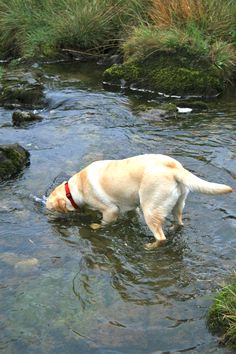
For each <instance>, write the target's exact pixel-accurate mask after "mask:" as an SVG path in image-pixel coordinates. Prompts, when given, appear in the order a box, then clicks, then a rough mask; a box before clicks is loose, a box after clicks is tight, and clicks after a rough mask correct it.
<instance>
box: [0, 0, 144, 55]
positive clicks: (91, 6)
mask: <svg viewBox="0 0 236 354" xmlns="http://www.w3.org/2000/svg"><path fill="white" fill-rule="evenodd" d="M145 11H146V8H145V7H144V1H143V0H130V1H128V0H118V1H115V0H91V1H87V0H47V1H43V0H0V51H1V53H2V54H3V55H5V56H14V57H16V56H26V57H32V56H37V55H50V54H55V53H58V52H59V51H60V50H61V49H62V48H70V49H75V50H82V51H84V50H92V52H102V51H104V50H105V48H111V47H112V46H116V47H117V46H118V43H119V41H120V38H121V36H122V35H121V33H122V31H123V29H124V27H125V26H127V24H128V23H129V24H130V25H131V24H132V25H135V23H137V18H138V17H142V18H143V14H144V12H145Z"/></svg>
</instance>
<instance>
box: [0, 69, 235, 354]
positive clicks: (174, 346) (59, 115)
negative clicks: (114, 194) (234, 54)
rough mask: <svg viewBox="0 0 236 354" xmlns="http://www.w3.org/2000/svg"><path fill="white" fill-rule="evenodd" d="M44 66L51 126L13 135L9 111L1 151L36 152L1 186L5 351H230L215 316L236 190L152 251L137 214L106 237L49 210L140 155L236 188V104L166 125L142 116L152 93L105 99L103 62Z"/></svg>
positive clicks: (2, 117) (209, 200)
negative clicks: (99, 172) (90, 175)
mask: <svg viewBox="0 0 236 354" xmlns="http://www.w3.org/2000/svg"><path fill="white" fill-rule="evenodd" d="M43 70H44V73H45V87H46V97H47V99H48V102H49V103H48V106H47V107H45V109H43V110H42V111H41V112H40V114H41V115H42V116H43V117H44V119H43V121H42V122H37V123H36V124H31V125H30V126H28V127H24V128H15V127H13V126H12V124H11V115H12V111H11V110H5V109H3V108H1V109H0V141H1V143H12V142H18V143H20V144H22V145H23V146H24V147H26V148H27V149H28V150H29V151H30V154H31V164H30V166H29V167H27V168H26V169H25V170H24V171H23V173H22V174H21V175H20V176H19V177H18V178H17V179H13V180H11V181H9V182H5V183H3V184H1V186H0V199H1V203H0V223H1V224H0V225H1V230H0V246H1V253H0V264H1V268H0V277H1V280H0V306H1V313H0V323H1V331H0V337H1V338H0V351H1V352H2V353H14V354H16V353H17V354H18V353H24V354H27V353H30V354H32V353H34V354H36V353H37V354H41V353H42V354H45V353H49V354H51V353H53V354H55V353H58V354H59V353H60V354H65V353H67V354H74V353H83V354H87V353H88V354H90V353H95V354H98V353H99V354H100V353H101V354H102V353H109V354H111V353H112V354H121V353H123V354H129V353H135V354H151V353H156V354H157V353H183V352H186V353H231V351H230V350H229V349H226V348H222V347H219V346H218V342H217V338H216V337H214V336H212V335H211V334H210V333H209V332H208V330H207V327H206V313H207V310H208V308H209V306H210V304H211V303H212V298H213V294H214V291H215V290H216V289H217V288H218V287H219V285H220V284H222V282H223V281H224V280H225V279H227V277H228V276H229V275H230V274H231V272H232V271H233V269H234V268H235V264H236V257H235V255H236V232H235V231H236V199H235V195H234V194H232V195H224V196H218V197H212V196H207V195H200V194H190V195H189V197H188V200H187V204H186V208H185V212H184V223H185V227H184V228H183V230H181V231H180V232H178V233H176V234H171V233H169V232H168V225H169V222H168V221H167V224H166V233H167V237H168V241H167V243H166V244H165V246H164V247H162V248H160V249H157V250H155V251H145V249H144V247H143V246H144V244H145V243H146V242H150V241H151V240H152V235H151V232H150V231H149V229H148V228H147V226H146V225H145V223H144V221H143V219H142V217H141V216H140V215H136V214H135V213H131V214H129V215H125V216H124V217H122V218H121V219H120V220H119V221H118V222H117V223H115V224H114V225H111V226H109V227H107V228H104V229H102V230H96V231H95V230H92V229H91V228H90V227H89V225H90V224H91V223H92V222H98V221H99V218H100V215H99V214H98V213H94V212H93V213H91V212H87V213H83V214H82V215H79V214H77V213H74V214H70V215H53V214H52V213H47V212H46V211H45V209H44V206H43V204H42V203H41V200H42V198H43V196H44V195H45V194H47V192H48V191H49V190H50V188H51V187H52V186H53V185H55V184H56V183H60V182H61V181H62V180H64V179H66V178H67V176H69V175H72V174H74V173H75V172H77V171H78V170H80V169H81V168H82V167H84V166H86V165H87V164H88V163H90V162H92V161H94V160H96V159H110V158H124V157H127V156H132V155H138V154H143V153H164V154H167V155H170V156H172V157H174V158H177V159H178V160H179V161H180V162H181V163H183V164H184V165H185V166H186V167H187V168H188V169H190V170H191V171H193V172H195V173H196V174H197V175H198V176H200V177H203V178H205V179H208V180H210V181H215V182H221V183H225V184H229V185H231V186H232V187H234V188H235V178H236V143H235V132H236V94H234V93H229V95H228V96H226V97H223V98H218V99H217V100H214V101H212V102H210V103H209V105H210V109H209V110H208V111H199V112H197V113H194V112H192V113H189V114H177V115H176V116H172V117H169V118H163V117H161V116H160V115H159V114H158V113H157V112H156V113H154V111H153V110H152V111H150V112H145V110H143V105H145V104H150V102H151V103H152V104H153V105H155V99H156V98H155V96H147V95H145V94H142V93H138V92H131V93H128V92H126V91H118V92H114V91H113V92H112V88H110V89H107V88H106V90H105V89H104V88H103V86H102V77H101V69H99V68H97V67H96V66H92V65H90V66H87V65H85V64H81V63H79V64H77V65H71V64H61V65H54V66H53V65H47V66H44V68H43ZM170 101H171V100H170ZM174 102H176V101H174ZM125 183H126V182H125V181H124V188H126V185H125Z"/></svg>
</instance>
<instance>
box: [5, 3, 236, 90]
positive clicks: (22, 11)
mask: <svg viewBox="0 0 236 354" xmlns="http://www.w3.org/2000/svg"><path fill="white" fill-rule="evenodd" d="M65 52H66V53H72V52H75V53H77V54H78V53H82V54H83V55H86V57H87V58H94V57H98V56H101V55H102V56H103V55H111V54H113V53H121V54H122V55H123V58H124V65H125V66H124V70H126V68H127V64H129V65H130V64H132V66H133V67H134V66H136V69H135V70H133V73H134V74H135V76H134V77H132V75H130V73H128V74H126V76H127V75H128V76H129V78H130V80H129V82H131V83H138V84H139V83H140V82H142V83H143V85H144V86H145V85H146V83H145V80H142V78H143V77H144V75H146V68H147V66H148V65H149V62H150V65H151V67H153V63H154V62H155V60H157V68H156V72H155V73H154V76H155V78H156V80H151V81H152V82H154V81H155V82H154V84H152V83H151V84H150V86H152V88H154V89H156V86H157V84H158V82H159V83H160V82H163V85H162V88H163V89H164V90H165V91H166V89H167V91H166V92H167V93H172V92H177V91H179V87H175V88H173V89H172V85H171V86H170V84H168V85H167V84H166V83H167V81H168V82H169V81H170V78H171V76H172V74H173V72H176V75H175V80H182V79H183V76H184V79H186V80H187V81H186V82H185V83H184V85H179V86H181V87H182V91H183V92H186V90H188V89H189V88H190V91H191V92H194V83H193V80H196V79H197V83H196V90H195V91H196V93H198V92H200V91H201V90H202V83H203V82H204V81H205V82H206V83H207V85H206V87H207V89H208V87H209V90H210V93H211V92H220V91H222V90H223V89H224V87H225V86H227V85H228V84H229V83H231V82H232V81H234V79H235V77H236V75H235V73H236V4H235V0H223V1H221V2H219V1H218V0H92V1H87V0H48V1H44V0H40V1H39V0H0V54H1V57H2V58H9V57H10V58H16V57H23V58H26V59H29V58H36V59H38V58H39V57H42V56H44V57H45V56H46V57H58V55H61V54H62V53H65ZM165 57H167V58H168V60H167V62H168V65H169V67H171V72H170V73H168V67H167V65H165V67H163V66H162V65H161V66H160V61H162V62H163V58H165ZM142 66H144V69H143V70H142ZM159 68H161V71H162V72H161V73H157V70H159ZM114 70H115V72H116V79H117V78H118V76H117V69H114ZM124 70H123V71H124ZM137 71H138V72H139V76H138V77H137ZM109 73H111V74H113V73H112V72H108V73H106V79H107V80H108V79H109V81H111V82H113V75H111V76H110V77H109ZM167 76H168V77H167ZM149 77H150V75H149ZM151 77H153V73H152V75H151ZM121 78H123V77H120V79H121ZM173 81H174V80H172V83H173ZM199 82H200V86H198V84H199ZM164 83H165V84H164ZM183 86H184V87H183ZM158 89H159V90H161V88H160V87H159V85H158ZM205 91H206V90H205Z"/></svg>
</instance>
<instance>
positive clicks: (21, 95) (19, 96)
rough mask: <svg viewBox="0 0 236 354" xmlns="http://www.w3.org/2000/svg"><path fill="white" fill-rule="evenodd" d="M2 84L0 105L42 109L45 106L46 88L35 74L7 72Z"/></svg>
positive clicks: (21, 71) (29, 72) (18, 70)
mask: <svg viewBox="0 0 236 354" xmlns="http://www.w3.org/2000/svg"><path fill="white" fill-rule="evenodd" d="M1 84H2V90H1V94H0V104H1V105H3V106H7V107H10V108H12V107H26V108H41V107H43V106H44V104H45V96H44V87H43V85H42V83H41V82H40V78H39V77H38V76H37V75H36V74H35V73H34V72H31V71H26V70H25V69H15V70H10V71H8V70H5V71H4V73H3V76H2V79H1Z"/></svg>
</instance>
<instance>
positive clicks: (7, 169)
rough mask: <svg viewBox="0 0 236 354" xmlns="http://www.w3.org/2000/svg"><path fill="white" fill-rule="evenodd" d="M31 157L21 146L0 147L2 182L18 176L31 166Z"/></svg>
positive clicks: (0, 175) (0, 176) (8, 145)
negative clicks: (28, 165)
mask: <svg viewBox="0 0 236 354" xmlns="http://www.w3.org/2000/svg"><path fill="white" fill-rule="evenodd" d="M29 156H30V154H29V152H28V151H27V150H25V149H24V148H23V147H22V146H21V145H19V144H7V145H0V181H3V180H6V179H8V178H11V177H13V176H15V175H17V174H18V173H19V172H20V171H21V170H22V169H23V168H24V167H25V166H26V165H27V164H29Z"/></svg>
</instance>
